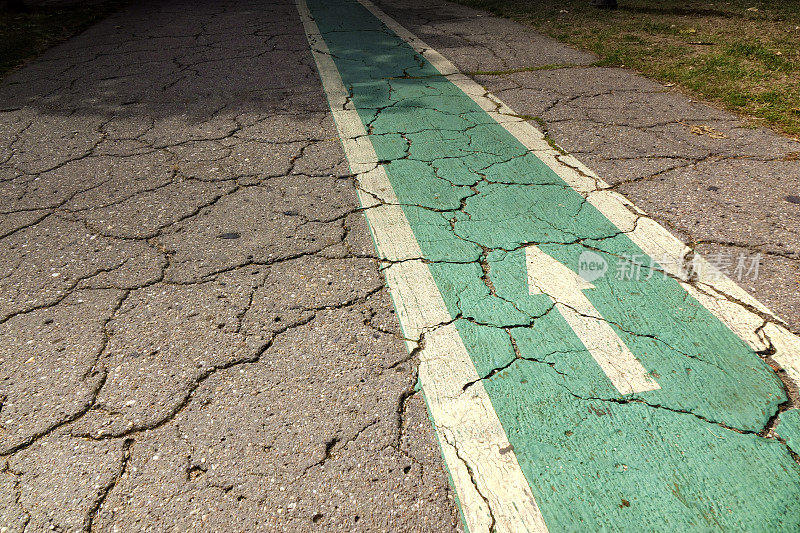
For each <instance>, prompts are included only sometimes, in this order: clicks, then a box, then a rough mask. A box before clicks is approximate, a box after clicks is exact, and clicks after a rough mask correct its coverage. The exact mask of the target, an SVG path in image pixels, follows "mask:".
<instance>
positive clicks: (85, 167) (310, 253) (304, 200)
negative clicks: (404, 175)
mask: <svg viewBox="0 0 800 533" xmlns="http://www.w3.org/2000/svg"><path fill="white" fill-rule="evenodd" d="M379 5H381V7H382V8H384V9H385V10H386V11H387V12H388V13H389V14H391V15H392V16H394V17H395V18H397V19H398V21H399V22H400V23H401V24H403V25H405V26H406V27H408V28H409V29H411V30H412V31H414V32H415V33H417V34H418V35H419V36H420V37H422V38H423V39H424V40H426V41H427V42H428V43H429V44H431V45H433V46H435V47H436V48H437V49H438V50H439V51H440V52H442V53H443V54H444V55H445V56H447V57H448V58H449V59H451V60H452V61H453V62H454V63H456V65H457V66H458V67H459V68H461V70H463V71H467V72H473V73H474V74H473V77H474V79H475V80H477V81H478V82H479V83H480V84H481V85H483V86H485V87H486V88H487V89H488V90H490V91H492V92H493V93H495V94H497V95H499V96H500V97H501V98H503V99H504V100H505V101H506V102H507V103H509V104H511V105H512V107H513V108H514V109H515V110H516V111H517V112H518V113H524V114H525V115H528V116H531V117H539V120H540V122H541V124H543V125H544V126H545V127H546V129H547V133H548V135H549V136H550V137H551V138H552V139H553V140H554V141H555V142H556V143H558V145H560V146H562V147H563V148H564V149H566V150H567V151H569V152H570V153H573V154H576V155H578V156H579V158H580V159H581V160H582V161H584V162H585V163H587V164H589V166H591V167H592V168H594V169H595V170H597V171H598V172H599V174H600V175H601V176H602V177H603V178H605V179H606V180H607V181H609V182H610V183H611V184H612V186H613V188H614V189H616V190H618V191H620V192H622V193H624V194H625V195H626V196H628V197H629V198H631V199H632V200H633V201H634V202H635V203H636V204H637V205H639V206H641V207H643V208H645V209H646V210H647V211H649V212H650V213H651V214H652V215H653V216H654V218H656V219H657V220H658V221H659V222H661V223H662V224H664V225H665V226H667V227H668V228H669V229H671V230H672V231H673V232H674V233H675V234H676V235H678V236H679V237H681V238H682V239H683V240H684V241H685V242H688V243H690V244H693V245H695V247H696V249H697V250H698V251H700V252H706V253H715V252H720V251H722V252H726V253H727V252H733V253H736V254H738V253H739V252H740V251H747V252H748V253H761V254H763V256H764V258H763V262H762V267H761V268H762V270H761V275H760V276H759V278H758V279H757V280H752V281H745V282H744V284H745V285H746V288H748V289H750V290H751V292H752V294H754V295H755V296H757V297H758V298H759V299H760V300H762V301H763V302H765V303H766V304H767V305H768V306H770V307H771V308H772V309H774V310H775V311H777V312H778V314H779V315H781V316H782V317H783V318H784V319H786V320H787V321H788V323H789V325H790V327H791V328H792V329H793V331H795V332H798V331H800V291H798V282H800V266H799V264H800V263H799V262H800V240H799V238H798V233H797V231H796V226H797V220H798V219H799V218H800V206H798V205H797V204H794V203H791V202H789V201H788V200H786V198H787V197H788V196H791V195H796V194H798V174H799V173H800V162H798V161H797V158H796V157H795V155H793V154H797V153H798V152H800V144H798V143H796V142H794V141H791V140H787V139H785V138H782V137H780V136H778V135H775V134H772V133H770V132H767V131H764V130H759V129H755V130H754V129H749V128H745V127H742V126H741V124H740V121H739V120H738V119H736V118H735V117H732V116H730V115H728V114H726V113H723V112H721V111H718V110H715V109H712V108H710V107H708V106H705V105H702V104H698V103H695V102H691V101H690V100H688V99H687V98H686V97H684V96H682V95H680V94H678V93H676V92H675V91H673V90H670V89H667V88H664V87H662V86H660V85H658V84H655V83H653V82H650V81H647V80H644V79H642V78H640V77H637V76H635V75H634V74H632V73H630V72H628V71H623V70H618V69H604V68H594V67H589V66H587V65H589V64H590V63H591V62H592V61H593V58H592V57H590V56H588V55H585V54H582V53H579V52H576V51H575V50H572V49H570V48H568V47H565V46H563V45H560V44H558V43H555V42H553V41H551V40H549V39H546V38H543V37H540V36H538V35H535V34H532V33H530V32H527V31H526V30H524V29H523V28H522V27H520V26H519V25H516V24H514V23H511V22H509V21H504V20H499V19H495V18H492V17H488V16H486V15H485V14H482V13H480V12H477V11H473V10H469V9H466V8H463V7H459V6H454V5H452V4H445V3H438V2H425V3H422V2H418V1H416V0H414V1H408V2H406V1H403V2H392V3H391V4H388V3H387V4H386V5H384V4H379ZM554 64H557V65H563V66H564V68H560V69H557V70H531V69H532V68H534V67H538V66H543V65H554ZM490 72H491V73H490ZM0 117H2V119H1V120H0V128H1V129H0V161H1V163H0V180H2V181H0V184H1V185H0V186H1V187H2V190H3V193H4V194H3V195H2V196H1V197H0V236H1V237H2V250H3V252H4V253H3V255H2V258H0V262H2V265H3V266H2V268H0V454H2V457H0V527H5V528H7V531H9V532H11V531H23V530H25V531H39V530H51V529H55V530H64V531H80V530H84V531H90V530H114V529H115V528H116V529H119V530H121V531H128V530H150V529H156V530H165V529H175V530H187V529H188V530H200V529H203V530H209V529H210V530H215V529H226V530H237V531H250V530H259V529H262V530H263V529H269V530H274V529H283V530H306V529H314V528H319V529H323V530H353V529H363V530H378V529H381V530H425V531H443V530H457V529H459V528H460V523H459V518H458V514H457V510H456V506H455V502H454V499H455V498H454V494H453V492H452V490H451V488H450V487H449V485H448V480H447V474H446V471H445V468H444V466H443V463H442V460H441V456H440V453H439V449H438V446H437V443H436V438H435V436H434V432H433V429H432V428H431V425H430V422H429V420H428V418H427V415H426V411H425V404H424V401H423V399H422V397H421V395H420V394H419V393H418V392H416V391H415V388H414V385H415V383H416V362H417V360H416V357H417V354H416V353H413V352H412V357H409V356H408V352H407V351H406V348H405V345H404V342H403V335H402V334H401V332H400V329H399V326H398V323H397V319H396V317H395V316H394V312H393V310H392V305H391V300H390V298H389V296H388V292H387V290H386V289H385V288H384V284H383V280H382V278H381V276H380V271H379V267H380V264H379V262H378V261H377V256H376V253H375V251H374V248H373V243H372V240H371V239H370V235H369V230H368V229H367V226H366V223H365V221H364V216H363V214H362V212H361V210H360V209H359V203H358V200H357V198H356V188H355V186H354V182H353V176H352V175H351V173H350V170H349V168H348V165H347V162H346V160H345V157H344V154H343V152H342V149H341V146H340V141H339V138H338V135H337V131H336V128H335V125H334V122H333V119H332V117H331V114H330V110H329V108H328V103H327V101H326V100H325V95H324V92H323V90H322V86H321V83H320V81H319V77H318V74H317V71H316V68H315V66H314V61H313V59H312V56H311V53H310V51H309V46H308V43H307V42H306V37H305V34H304V32H303V28H302V25H301V22H300V18H299V16H298V14H297V10H296V8H295V5H294V3H293V2H262V1H254V0H249V1H245V0H242V1H239V0H230V1H224V2H199V3H196V2H191V3H186V2H167V1H162V2H145V3H141V4H137V5H135V6H131V7H129V8H127V9H126V10H125V11H124V12H121V13H119V14H116V15H114V16H112V17H110V18H109V19H107V20H105V21H103V22H101V23H100V24H98V25H96V26H95V27H93V28H91V29H90V30H88V31H87V32H85V33H84V34H82V35H80V36H78V37H76V38H73V39H72V40H70V41H68V42H66V43H64V44H62V45H60V46H58V47H56V48H54V49H52V50H50V51H49V52H47V53H46V54H44V55H43V56H42V57H41V58H39V59H38V60H37V61H35V62H33V63H32V64H30V65H28V66H27V67H25V68H24V69H22V70H20V71H19V72H17V73H15V74H13V75H11V76H10V77H8V78H7V79H5V80H4V82H3V83H2V85H1V86H0ZM699 124H703V125H709V126H711V127H713V128H714V129H715V130H717V131H720V132H722V133H723V134H724V138H712V137H710V136H708V135H697V134H695V133H692V130H691V126H693V125H699ZM448 200H452V199H448ZM462 201H463V202H466V201H468V199H466V198H464V199H462V198H458V199H456V200H455V205H454V206H452V208H458V207H459V206H460V205H461V202H462ZM445 207H448V208H450V207H449V206H445ZM486 252H487V250H483V251H482V253H480V254H479V255H483V256H484V259H485V255H486ZM476 259H477V257H476ZM471 266H475V264H473V265H471ZM477 274H478V275H479V276H480V275H481V273H480V272H478V273H477ZM483 274H486V273H485V272H484V273H483ZM470 275H472V274H471V273H470ZM490 288H491V287H490ZM545 313H546V311H545ZM512 357H513V355H512ZM544 359H546V358H544ZM497 362H498V361H492V362H491V363H493V364H489V365H487V366H486V369H485V370H486V372H485V373H484V374H483V375H486V377H490V376H489V374H490V373H492V375H494V374H496V373H498V372H500V371H501V370H503V369H502V368H500V367H499V366H497V364H496V363H497ZM499 362H500V363H503V364H504V363H506V362H507V361H505V360H500V361H499ZM512 362H513V359H512ZM490 369H491V370H490ZM789 392H790V395H792V396H793V398H794V400H793V401H796V390H791V391H789ZM635 407H636V408H638V407H642V409H643V411H642V412H645V411H644V409H645V408H646V407H645V406H635ZM598 416H599V415H598Z"/></svg>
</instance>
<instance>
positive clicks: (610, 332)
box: [525, 246, 661, 394]
mask: <svg viewBox="0 0 800 533" xmlns="http://www.w3.org/2000/svg"><path fill="white" fill-rule="evenodd" d="M525 258H526V263H527V266H528V289H529V291H530V294H546V295H548V296H549V297H550V298H551V299H552V300H553V301H554V302H555V305H556V309H558V311H559V313H561V316H563V317H564V320H566V321H567V323H568V324H569V326H570V327H571V328H572V330H573V331H574V332H575V334H576V335H577V336H578V338H579V339H580V340H581V342H582V343H583V345H584V346H586V349H587V350H589V353H591V354H592V357H594V360H595V361H597V364H598V365H600V368H602V369H603V372H605V373H606V376H608V379H610V380H611V383H613V384H614V386H615V387H616V388H617V390H618V391H619V392H620V393H622V394H633V393H636V392H645V391H649V390H656V389H660V388H661V387H660V386H659V385H658V383H656V382H655V381H654V380H653V378H651V377H650V375H649V374H648V373H647V370H645V368H644V367H643V366H642V364H641V363H640V362H639V360H638V359H636V357H634V355H633V354H632V353H631V351H630V350H629V349H628V347H627V346H626V345H625V343H624V342H623V341H622V339H620V338H619V335H617V332H616V331H614V329H613V328H612V327H611V326H610V325H609V324H608V322H607V321H605V320H604V319H603V317H602V316H600V313H599V312H598V311H597V309H595V307H594V305H592V302H590V301H589V298H587V297H586V295H585V294H583V292H582V291H584V290H586V289H594V285H592V284H591V283H589V282H588V281H586V280H584V279H583V278H581V277H580V276H579V275H578V274H576V273H575V272H573V271H572V270H570V269H569V268H567V267H566V266H564V265H563V264H561V263H559V262H558V261H556V260H555V259H553V258H552V257H550V256H549V255H547V254H546V253H544V252H543V251H541V250H540V249H539V248H537V247H536V246H528V247H527V248H526V249H525Z"/></svg>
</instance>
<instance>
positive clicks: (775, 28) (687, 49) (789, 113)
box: [456, 0, 800, 136]
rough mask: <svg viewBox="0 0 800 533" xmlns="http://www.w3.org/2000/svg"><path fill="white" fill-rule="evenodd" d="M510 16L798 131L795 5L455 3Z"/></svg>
mask: <svg viewBox="0 0 800 533" xmlns="http://www.w3.org/2000/svg"><path fill="white" fill-rule="evenodd" d="M456 1H459V2H460V3H462V4H466V5H469V6H472V7H477V8H482V9H487V10H488V11H490V12H492V13H494V14H496V15H500V16H504V17H509V18H512V19H515V20H517V21H520V22H522V23H525V24H528V25H530V26H532V27H533V28H534V29H536V30H537V31H540V32H542V33H545V34H548V35H550V36H552V37H555V38H556V39H559V40H561V41H564V42H567V43H569V44H572V45H574V46H576V47H578V48H581V49H583V50H588V51H591V52H594V53H595V54H597V55H598V56H599V58H600V59H599V61H598V62H597V63H596V64H597V65H598V66H624V67H630V68H633V69H635V70H637V71H639V72H641V73H643V74H645V75H647V76H649V77H651V78H654V79H656V80H658V81H661V82H664V83H675V84H676V85H678V86H680V87H682V88H683V89H685V90H687V91H688V92H690V93H692V94H694V95H695V96H698V97H700V98H703V99H706V100H709V101H712V102H715V103H717V104H719V105H720V106H722V107H724V108H727V109H728V110H731V111H734V112H736V113H739V114H742V115H747V116H750V117H753V118H755V119H756V120H757V122H758V123H762V124H766V125H768V126H771V127H773V128H775V129H776V130H778V131H781V132H784V133H787V134H790V135H795V136H797V135H800V46H798V43H800V2H794V1H783V2H778V1H777V0H725V1H719V2H704V1H700V0H659V1H658V2H654V1H653V0H619V5H620V8H619V9H618V10H616V11H609V10H601V9H595V8H592V7H591V6H590V5H589V2H588V0H561V1H559V2H549V1H548V0H456Z"/></svg>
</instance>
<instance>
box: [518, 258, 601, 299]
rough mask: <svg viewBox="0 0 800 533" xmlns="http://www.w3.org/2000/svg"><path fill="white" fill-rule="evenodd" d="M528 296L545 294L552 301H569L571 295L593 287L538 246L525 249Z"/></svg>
mask: <svg viewBox="0 0 800 533" xmlns="http://www.w3.org/2000/svg"><path fill="white" fill-rule="evenodd" d="M525 263H526V265H527V269H528V290H529V291H530V294H547V295H548V296H550V297H551V298H553V299H554V300H571V299H572V298H570V295H571V294H574V293H575V292H576V291H581V290H585V289H594V285H592V284H591V283H589V282H588V281H586V280H585V279H583V278H582V277H580V276H579V275H578V274H576V273H575V272H574V271H573V270H572V269H570V268H568V267H567V266H566V265H564V264H563V263H561V262H559V261H556V260H555V259H553V258H552V257H551V256H549V255H547V254H546V253H544V252H543V251H541V250H540V249H539V247H538V246H528V247H527V248H525Z"/></svg>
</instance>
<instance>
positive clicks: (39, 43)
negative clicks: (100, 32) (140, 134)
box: [0, 0, 122, 76]
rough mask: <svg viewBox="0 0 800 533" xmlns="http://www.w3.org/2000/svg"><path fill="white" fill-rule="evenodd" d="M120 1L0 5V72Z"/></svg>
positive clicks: (88, 23) (83, 26) (99, 16)
mask: <svg viewBox="0 0 800 533" xmlns="http://www.w3.org/2000/svg"><path fill="white" fill-rule="evenodd" d="M120 5H122V2H121V1H119V0H110V1H107V2H101V3H98V4H96V5H81V4H78V5H75V6H66V7H29V8H28V9H26V10H24V11H15V10H10V9H7V8H0V76H4V75H5V74H7V73H8V72H9V71H11V70H13V69H14V68H16V67H18V66H19V65H21V64H23V63H24V62H25V61H27V60H29V59H31V58H33V57H36V56H37V55H39V54H40V53H42V52H43V51H44V50H46V49H47V48H49V47H51V46H53V45H54V44H56V43H58V42H60V41H63V40H64V39H67V38H69V37H71V36H73V35H75V34H76V33H78V32H80V31H82V30H84V29H86V28H87V27H89V26H91V25H92V24H94V23H95V22H97V21H98V20H100V19H102V18H103V17H105V16H106V15H108V14H109V13H110V12H111V11H113V10H114V9H117V8H118V7H119V6H120Z"/></svg>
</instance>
